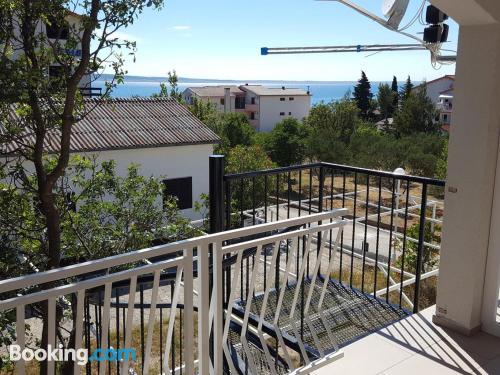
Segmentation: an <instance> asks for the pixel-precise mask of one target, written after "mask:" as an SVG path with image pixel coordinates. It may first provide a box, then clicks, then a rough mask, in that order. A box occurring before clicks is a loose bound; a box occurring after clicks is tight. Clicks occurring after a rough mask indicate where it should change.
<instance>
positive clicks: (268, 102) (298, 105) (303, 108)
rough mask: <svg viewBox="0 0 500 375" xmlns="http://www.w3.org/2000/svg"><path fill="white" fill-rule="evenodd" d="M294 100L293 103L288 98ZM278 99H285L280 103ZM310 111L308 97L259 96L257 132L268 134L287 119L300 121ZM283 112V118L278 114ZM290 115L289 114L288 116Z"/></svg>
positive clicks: (309, 98)
mask: <svg viewBox="0 0 500 375" xmlns="http://www.w3.org/2000/svg"><path fill="white" fill-rule="evenodd" d="M292 97H293V98H294V100H293V101H291V100H290V98H292ZM280 98H285V101H281V100H280ZM310 109H311V97H310V96H305V95H304V96H289V95H283V96H261V97H260V100H259V113H258V116H256V118H258V119H259V131H262V132H269V131H271V130H273V128H274V126H275V125H276V124H277V123H278V122H280V121H282V120H283V119H285V118H287V117H293V118H296V119H298V120H302V119H303V118H304V117H307V116H308V115H309V111H310ZM281 112H284V113H285V114H284V116H281V115H280V113H281ZM290 113H291V114H290Z"/></svg>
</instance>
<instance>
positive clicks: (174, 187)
mask: <svg viewBox="0 0 500 375" xmlns="http://www.w3.org/2000/svg"><path fill="white" fill-rule="evenodd" d="M163 184H164V185H165V189H164V191H163V193H164V196H169V195H171V196H173V197H176V198H177V206H178V207H179V210H186V209H188V208H193V178H192V177H183V178H171V179H167V180H163Z"/></svg>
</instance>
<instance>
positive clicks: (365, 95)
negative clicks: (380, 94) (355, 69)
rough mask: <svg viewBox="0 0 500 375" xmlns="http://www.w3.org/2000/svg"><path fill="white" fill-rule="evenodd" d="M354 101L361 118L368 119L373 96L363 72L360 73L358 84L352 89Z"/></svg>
mask: <svg viewBox="0 0 500 375" xmlns="http://www.w3.org/2000/svg"><path fill="white" fill-rule="evenodd" d="M353 96H354V100H355V101H356V104H357V106H358V108H359V111H360V114H361V117H362V118H363V119H368V118H370V117H371V115H372V113H371V101H372V98H373V94H372V91H371V84H370V81H369V80H368V77H367V76H366V74H365V72H364V71H361V78H360V79H359V81H358V84H357V85H356V86H355V87H354V95H353Z"/></svg>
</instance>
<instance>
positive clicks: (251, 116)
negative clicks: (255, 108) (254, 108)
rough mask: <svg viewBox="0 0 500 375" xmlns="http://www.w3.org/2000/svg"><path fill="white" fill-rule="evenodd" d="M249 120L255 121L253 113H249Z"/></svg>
mask: <svg viewBox="0 0 500 375" xmlns="http://www.w3.org/2000/svg"><path fill="white" fill-rule="evenodd" d="M250 120H255V112H250Z"/></svg>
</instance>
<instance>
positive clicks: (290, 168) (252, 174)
mask: <svg viewBox="0 0 500 375" xmlns="http://www.w3.org/2000/svg"><path fill="white" fill-rule="evenodd" d="M320 167H327V168H329V169H336V170H341V171H346V172H357V173H361V174H370V175H374V176H379V177H388V178H396V179H398V180H404V181H410V182H418V183H422V184H427V185H434V186H445V183H446V182H445V181H444V180H439V179H436V178H430V177H421V176H413V175H400V174H396V173H393V172H388V171H378V170H375V169H367V168H360V167H352V166H348V165H342V164H335V163H327V162H317V163H309V164H299V165H291V166H288V167H280V168H272V169H263V170H260V171H250V172H242V173H230V174H226V175H225V176H224V180H225V181H231V180H235V179H240V178H252V177H259V176H264V175H272V174H278V173H283V172H292V171H298V170H305V169H311V168H320Z"/></svg>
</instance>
